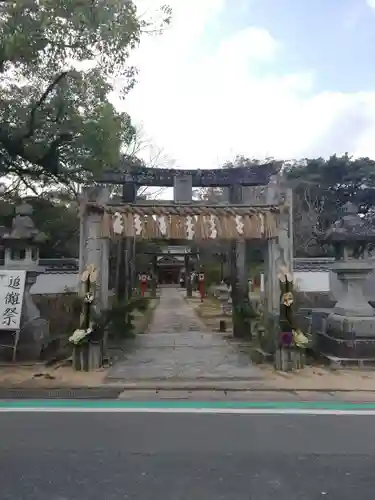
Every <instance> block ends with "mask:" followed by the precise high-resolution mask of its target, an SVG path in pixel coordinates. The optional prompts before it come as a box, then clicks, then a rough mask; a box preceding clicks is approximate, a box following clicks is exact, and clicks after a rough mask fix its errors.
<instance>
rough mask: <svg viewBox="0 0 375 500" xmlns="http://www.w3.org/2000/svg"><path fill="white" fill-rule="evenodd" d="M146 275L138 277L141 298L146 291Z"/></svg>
mask: <svg viewBox="0 0 375 500" xmlns="http://www.w3.org/2000/svg"><path fill="white" fill-rule="evenodd" d="M148 279H149V278H148V275H147V274H141V275H140V276H139V281H140V282H141V295H142V297H144V296H145V293H146V290H147V283H148Z"/></svg>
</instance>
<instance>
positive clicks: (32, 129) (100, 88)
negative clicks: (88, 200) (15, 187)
mask: <svg viewBox="0 0 375 500" xmlns="http://www.w3.org/2000/svg"><path fill="white" fill-rule="evenodd" d="M161 14H162V15H161V16H159V17H160V22H159V23H158V24H155V22H154V20H152V19H149V20H146V19H142V18H141V17H140V16H139V15H138V12H137V9H136V6H135V3H134V2H133V1H130V0H127V1H123V0H107V1H106V2H102V1H101V0H13V1H4V0H0V178H1V177H4V176H9V175H13V176H17V177H19V178H22V179H24V181H25V182H26V183H29V182H30V181H31V182H32V181H36V180H37V181H38V182H41V181H42V182H46V183H51V182H55V181H63V182H68V181H69V182H71V181H76V182H82V181H85V180H87V179H88V180H89V179H90V178H92V177H93V176H94V175H95V174H96V173H98V172H99V171H100V170H101V169H103V168H106V167H108V168H110V167H111V166H114V165H116V163H117V162H118V160H119V155H120V148H121V146H122V145H123V144H129V143H130V142H131V141H132V139H133V136H134V133H135V129H134V127H133V125H132V123H131V119H130V117H129V116H128V115H127V114H126V113H120V112H117V111H116V110H115V108H114V106H113V105H112V104H111V102H110V101H109V99H108V95H109V93H110V92H111V91H112V90H113V88H114V83H115V79H117V80H116V81H117V82H118V81H121V83H122V97H124V96H125V95H126V93H127V92H128V91H129V90H130V89H131V87H132V86H133V85H134V82H135V77H136V68H134V67H131V66H129V65H128V58H129V54H130V53H131V51H132V50H133V49H134V48H135V47H136V46H137V45H138V43H139V41H140V37H141V35H142V33H143V32H145V31H150V30H152V31H160V30H162V29H163V27H164V26H165V24H166V23H168V22H169V19H170V9H169V8H168V7H166V6H165V7H163V9H162V13H161Z"/></svg>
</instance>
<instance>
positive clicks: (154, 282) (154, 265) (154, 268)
mask: <svg viewBox="0 0 375 500" xmlns="http://www.w3.org/2000/svg"><path fill="white" fill-rule="evenodd" d="M157 266H158V256H157V255H153V256H152V273H151V297H153V298H156V291H157Z"/></svg>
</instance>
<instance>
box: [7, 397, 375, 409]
mask: <svg viewBox="0 0 375 500" xmlns="http://www.w3.org/2000/svg"><path fill="white" fill-rule="evenodd" d="M11 408H15V409H23V408H25V409H27V408H32V409H38V408H56V409H58V408H72V409H74V408H76V409H79V408H82V409H92V410H95V409H108V410H110V409H127V408H128V409H134V410H137V409H140V410H142V409H150V410H153V409H155V410H157V409H176V410H178V409H180V410H184V409H186V410H188V409H197V410H204V409H206V410H215V409H217V410H225V409H238V410H242V409H243V410H246V409H277V410H283V409H285V410H335V411H350V410H353V411H359V410H375V403H347V402H339V401H329V402H321V401H311V402H307V401H295V402H291V401H262V402H253V401H248V402H244V401H241V402H231V401H222V402H218V401H204V402H197V401H134V402H132V401H119V400H112V401H108V400H103V401H99V400H95V401H88V400H68V399H66V400H63V399H31V400H8V401H5V400H3V401H0V410H1V409H11Z"/></svg>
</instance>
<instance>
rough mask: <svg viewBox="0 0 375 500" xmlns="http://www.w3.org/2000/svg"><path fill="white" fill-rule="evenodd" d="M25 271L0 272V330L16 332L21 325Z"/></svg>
mask: <svg viewBox="0 0 375 500" xmlns="http://www.w3.org/2000/svg"><path fill="white" fill-rule="evenodd" d="M25 281H26V271H25V270H13V271H5V270H4V271H2V270H1V271H0V330H18V329H19V328H20V323H21V313H22V303H23V294H24V291H25Z"/></svg>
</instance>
